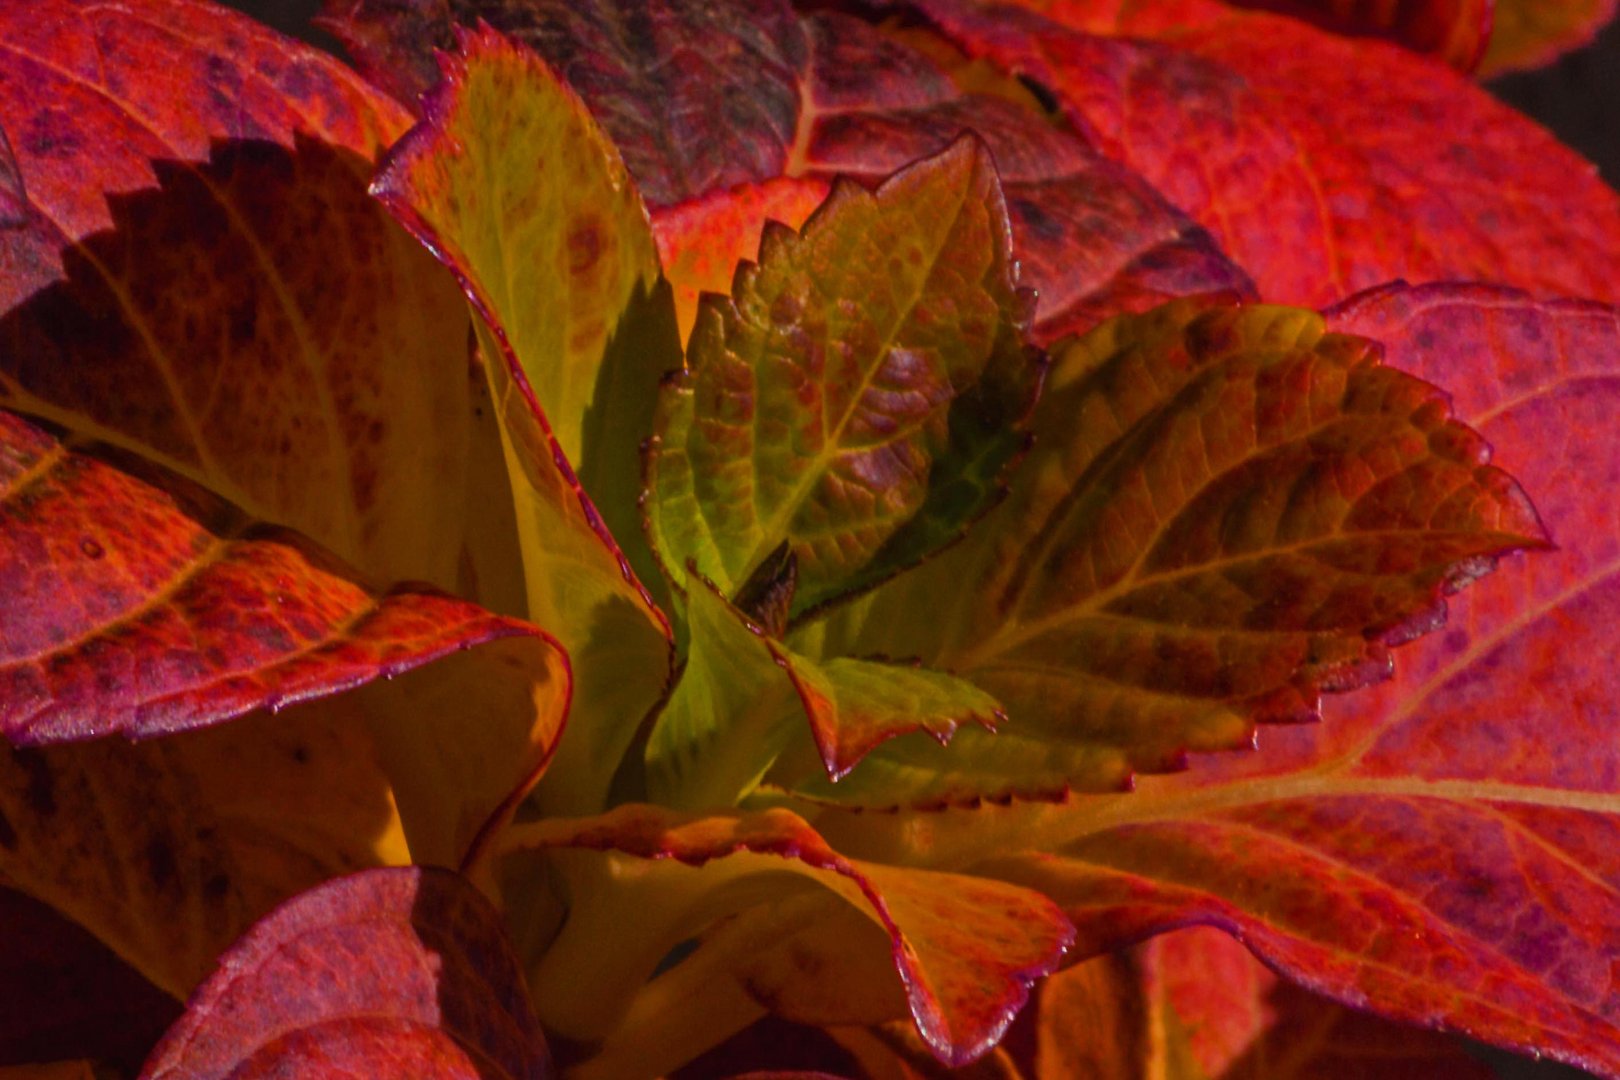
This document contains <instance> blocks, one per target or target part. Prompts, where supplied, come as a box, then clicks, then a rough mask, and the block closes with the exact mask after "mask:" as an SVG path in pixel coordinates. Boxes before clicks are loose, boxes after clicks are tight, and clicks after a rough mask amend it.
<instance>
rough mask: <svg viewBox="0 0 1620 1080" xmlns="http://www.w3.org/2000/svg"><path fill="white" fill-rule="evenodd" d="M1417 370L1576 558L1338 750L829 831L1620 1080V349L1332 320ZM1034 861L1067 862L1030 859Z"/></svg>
mask: <svg viewBox="0 0 1620 1080" xmlns="http://www.w3.org/2000/svg"><path fill="white" fill-rule="evenodd" d="M1332 322H1333V324H1335V325H1337V326H1339V327H1343V328H1345V329H1347V330H1356V331H1360V332H1365V333H1376V334H1378V335H1379V336H1380V338H1381V339H1382V340H1383V341H1384V342H1386V343H1387V346H1388V348H1389V355H1390V360H1391V362H1392V363H1395V364H1399V365H1400V366H1402V367H1404V368H1406V369H1408V370H1411V371H1414V372H1416V373H1418V374H1420V375H1424V376H1428V377H1433V378H1435V379H1438V380H1443V381H1445V382H1447V383H1448V384H1450V385H1451V386H1452V387H1454V388H1455V400H1456V405H1457V409H1458V411H1459V413H1460V414H1461V415H1462V416H1463V417H1465V418H1467V419H1468V420H1469V421H1470V422H1472V423H1473V424H1474V425H1475V426H1477V428H1478V429H1479V431H1480V432H1481V433H1482V435H1483V436H1484V437H1486V438H1488V439H1489V440H1490V441H1491V442H1492V443H1493V444H1494V445H1495V446H1496V448H1497V450H1498V452H1499V453H1501V454H1502V455H1503V456H1504V457H1505V458H1507V459H1509V460H1513V461H1516V462H1518V463H1519V465H1518V468H1519V471H1520V473H1521V475H1522V476H1523V477H1524V479H1525V482H1526V484H1527V485H1528V486H1530V487H1532V488H1534V489H1535V490H1537V491H1538V492H1542V493H1543V495H1542V498H1541V501H1540V510H1541V513H1542V515H1543V516H1544V518H1545V520H1546V521H1547V522H1548V525H1549V527H1550V528H1551V530H1552V532H1553V534H1554V535H1555V536H1556V537H1557V538H1558V540H1559V543H1560V547H1559V549H1558V551H1557V552H1556V553H1554V554H1544V555H1539V556H1536V557H1535V558H1530V559H1524V560H1522V561H1521V560H1514V561H1513V562H1512V563H1510V564H1507V565H1505V566H1504V567H1503V568H1502V569H1500V570H1499V571H1498V572H1497V573H1496V574H1494V575H1492V576H1491V577H1490V578H1489V579H1487V580H1486V581H1484V582H1481V583H1479V584H1478V585H1476V586H1475V587H1474V588H1472V589H1470V590H1469V592H1467V593H1466V594H1463V595H1462V596H1460V597H1458V598H1456V599H1454V600H1453V601H1452V602H1451V613H1450V620H1449V628H1448V629H1447V630H1446V631H1445V632H1444V633H1440V634H1435V635H1432V636H1431V637H1429V638H1428V639H1426V640H1425V641H1424V642H1422V643H1420V644H1418V645H1415V646H1413V647H1412V648H1410V649H1408V650H1407V651H1406V653H1405V654H1404V656H1403V662H1402V664H1401V665H1399V667H1398V669H1397V673H1396V677H1395V679H1394V680H1392V681H1391V682H1389V683H1387V684H1385V685H1383V686H1380V687H1377V688H1374V689H1370V690H1366V691H1363V692H1361V693H1359V694H1357V695H1355V696H1354V697H1353V698H1346V699H1343V701H1342V704H1341V703H1340V702H1339V701H1329V702H1328V703H1327V706H1326V708H1325V710H1324V712H1325V716H1324V722H1323V723H1322V724H1321V725H1319V726H1312V727H1299V728H1290V729H1279V730H1272V731H1268V732H1266V733H1265V737H1264V752H1263V753H1261V754H1258V755H1254V756H1252V757H1241V758H1239V757H1225V758H1221V759H1219V760H1210V761H1204V762H1200V763H1199V766H1200V767H1199V768H1196V769H1193V770H1191V771H1189V772H1188V773H1186V774H1183V775H1182V776H1179V777H1166V778H1155V779H1149V780H1144V781H1142V783H1141V785H1140V787H1139V789H1138V790H1137V791H1136V792H1135V793H1133V794H1131V795H1129V796H1121V797H1117V798H1103V797H1097V798H1085V799H1073V800H1071V801H1070V802H1068V803H1067V804H1066V805H1061V806H1052V807H1039V806H1033V805H1016V806H1013V807H1010V808H1007V809H1000V808H993V807H987V808H984V809H983V810H982V811H980V812H977V813H972V814H948V815H934V816H933V817H931V818H930V819H929V825H928V828H927V830H926V835H927V845H926V847H920V846H918V845H915V844H913V843H912V842H911V841H910V840H908V839H907V836H908V829H910V828H912V827H914V826H915V825H916V824H917V822H916V821H915V820H914V819H912V818H911V816H910V815H906V814H901V815H897V816H896V817H895V818H894V819H893V820H891V821H878V820H876V819H874V818H871V817H870V816H867V817H865V818H864V819H863V820H862V821H861V828H860V830H859V831H858V836H857V832H856V831H855V830H849V829H847V826H848V824H849V823H850V821H852V820H853V819H847V818H845V817H843V816H842V815H837V814H829V815H826V816H822V817H820V818H818V819H816V822H815V823H816V826H817V828H818V830H819V831H821V832H822V834H823V835H825V836H827V837H828V839H829V841H830V842H832V843H834V844H836V845H838V847H839V849H840V850H843V851H848V852H849V853H850V854H851V855H852V856H857V857H861V858H884V859H892V860H922V861H924V862H927V863H928V864H931V865H936V866H942V867H947V868H953V869H960V868H962V867H964V866H970V865H973V866H976V867H977V869H978V870H980V871H982V872H988V873H993V874H996V875H999V876H1004V877H1007V878H1009V879H1011V880H1015V881H1018V882H1021V883H1023V884H1026V885H1030V886H1033V887H1038V888H1041V889H1043V890H1045V891H1048V893H1049V894H1050V895H1052V896H1054V897H1055V898H1057V899H1059V900H1060V901H1061V902H1062V903H1063V904H1064V906H1065V909H1066V910H1067V911H1068V912H1069V913H1070V915H1071V916H1072V917H1074V918H1075V919H1076V921H1077V925H1078V926H1079V928H1080V936H1081V947H1080V951H1081V953H1082V954H1084V953H1086V952H1089V951H1091V950H1092V949H1103V948H1107V947H1110V946H1111V945H1112V944H1114V943H1116V942H1118V941H1120V940H1129V939H1135V938H1139V937H1141V936H1143V935H1145V934H1150V933H1152V932H1154V931H1156V930H1160V929H1164V928H1168V927H1171V926H1178V925H1185V924H1187V923H1188V922H1207V923H1213V924H1216V925H1220V926H1224V927H1228V928H1230V929H1232V930H1233V931H1234V932H1236V933H1238V934H1240V935H1241V936H1242V937H1243V939H1244V941H1245V942H1246V943H1247V944H1248V945H1249V946H1250V947H1251V948H1252V949H1254V950H1255V951H1256V952H1257V953H1258V954H1259V955H1260V956H1261V957H1262V958H1263V959H1265V961H1266V962H1267V963H1268V964H1269V965H1270V966H1272V967H1274V968H1276V969H1278V970H1280V971H1282V972H1283V973H1285V974H1287V975H1289V976H1290V977H1292V978H1294V979H1296V980H1298V981H1300V982H1301V983H1303V984H1304V985H1306V986H1308V987H1311V988H1313V989H1315V990H1317V991H1319V992H1321V993H1325V994H1328V995H1330V996H1332V997H1334V998H1336V999H1338V1000H1340V1001H1342V1002H1345V1003H1347V1004H1350V1005H1352V1006H1355V1007H1362V1008H1371V1009H1374V1010H1376V1011H1378V1012H1380V1013H1382V1014H1384V1015H1386V1016H1389V1017H1392V1018H1394V1019H1396V1020H1400V1021H1403V1022H1407V1023H1415V1024H1419V1025H1423V1026H1436V1025H1444V1026H1446V1027H1450V1028H1453V1029H1456V1030H1461V1031H1464V1032H1466V1033H1469V1034H1471V1035H1474V1036H1476V1037H1478V1038H1481V1039H1485V1040H1488V1041H1491V1042H1495V1043H1499V1044H1501V1045H1504V1046H1509V1047H1519V1048H1522V1049H1526V1050H1531V1049H1533V1050H1536V1051H1539V1052H1541V1053H1544V1054H1547V1055H1549V1056H1552V1057H1555V1058H1559V1059H1561V1060H1565V1061H1569V1062H1572V1063H1575V1064H1578V1065H1581V1066H1583V1067H1585V1068H1588V1069H1592V1070H1594V1071H1597V1072H1601V1073H1613V1072H1616V1071H1620V1057H1617V1055H1616V1053H1615V1051H1614V1047H1615V1046H1617V1045H1620V1042H1617V1040H1616V1032H1617V1031H1620V998H1617V996H1616V992H1615V988H1614V984H1613V981H1612V979H1611V977H1610V970H1609V963H1608V959H1607V958H1608V957H1609V956H1610V955H1612V953H1613V950H1614V948H1615V943H1616V941H1617V940H1620V925H1617V923H1616V919H1615V914H1614V913H1615V911H1616V910H1617V906H1616V903H1615V900H1616V890H1617V888H1620V867H1617V866H1616V865H1615V859H1614V853H1615V852H1616V851H1617V850H1620V843H1617V839H1620V792H1617V790H1616V780H1615V777H1616V776H1617V775H1620V764H1617V762H1616V761H1615V746H1616V743H1615V741H1614V739H1613V738H1612V737H1611V736H1612V730H1613V724H1614V708H1615V706H1614V695H1613V693H1612V692H1611V691H1612V686H1611V683H1612V678H1611V671H1610V666H1609V664H1608V662H1607V656H1608V648H1607V645H1606V644H1605V642H1606V641H1607V635H1608V634H1609V632H1610V630H1611V628H1612V627H1613V625H1614V621H1613V614H1612V613H1613V610H1614V607H1615V604H1616V593H1615V582H1616V581H1617V580H1620V578H1617V576H1616V568H1617V564H1616V558H1617V553H1620V545H1617V544H1616V537H1617V536H1620V521H1617V519H1616V516H1615V514H1616V504H1615V503H1614V501H1613V500H1610V499H1607V498H1602V497H1595V495H1594V493H1595V492H1601V491H1605V490H1608V485H1610V484H1612V483H1614V482H1615V481H1616V479H1617V478H1620V463H1617V462H1620V457H1617V454H1616V447H1615V442H1614V438H1613V425H1612V423H1611V422H1610V417H1611V416H1612V410H1613V408H1614V395H1615V388H1616V386H1617V385H1620V380H1617V378H1616V373H1617V372H1620V323H1617V319H1616V315H1615V313H1614V311H1613V310H1612V309H1609V308H1606V307H1601V306H1598V305H1592V304H1576V303H1557V304H1538V303H1536V302H1535V301H1533V300H1531V299H1529V298H1527V297H1525V296H1523V295H1522V294H1517V293H1513V292H1511V291H1506V290H1499V289H1489V288H1483V287H1477V288H1457V287H1445V286H1432V287H1427V288H1417V289H1408V288H1393V289H1389V290H1382V291H1379V292H1375V293H1373V294H1371V295H1370V296H1368V297H1365V298H1362V299H1360V300H1358V301H1356V302H1354V303H1351V304H1349V305H1347V306H1346V307H1345V308H1344V309H1342V310H1340V311H1338V312H1336V313H1335V314H1334V315H1333V317H1332ZM1012 847H1028V848H1031V849H1035V848H1042V849H1045V850H1047V851H1050V852H1052V854H1050V855H1039V856H1037V855H1033V854H1025V855H1007V854H1005V853H1006V852H1007V851H1008V850H1009V849H1010V848H1012Z"/></svg>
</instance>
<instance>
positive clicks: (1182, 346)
mask: <svg viewBox="0 0 1620 1080" xmlns="http://www.w3.org/2000/svg"><path fill="white" fill-rule="evenodd" d="M1380 354H1381V350H1380V349H1379V347H1378V346H1377V345H1375V344H1374V343H1372V342H1370V341H1368V340H1366V339H1364V338H1357V337H1352V336H1349V335H1343V334H1329V333H1326V332H1325V329H1324V326H1323V323H1322V320H1321V318H1320V317H1319V316H1317V315H1315V314H1314V313H1311V312H1306V311H1300V310H1294V309H1288V308H1277V307H1263V306H1255V307H1216V308H1212V309H1209V310H1199V307H1198V305H1197V304H1196V303H1194V302H1179V303H1175V304H1171V305H1167V306H1166V307H1164V308H1161V309H1159V310H1158V311H1156V312H1153V313H1150V314H1148V315H1145V316H1140V317H1127V318H1122V319H1119V320H1116V321H1114V322H1112V323H1109V324H1107V325H1105V326H1104V327H1102V328H1100V329H1098V330H1097V331H1095V332H1094V333H1092V334H1090V335H1088V336H1087V337H1085V338H1083V339H1081V340H1080V341H1078V342H1076V343H1074V344H1072V345H1070V346H1069V347H1068V348H1066V349H1064V350H1062V351H1061V352H1060V354H1059V355H1058V357H1057V359H1056V361H1055V363H1054V366H1053V369H1052V371H1051V374H1050V377H1049V383H1048V389H1047V394H1046V396H1045V397H1044V398H1043V400H1042V402H1041V405H1040V408H1039V410H1038V412H1037V417H1036V424H1035V428H1036V437H1037V440H1038V441H1037V444H1036V449H1035V451H1034V452H1033V453H1032V454H1031V456H1030V459H1029V460H1028V462H1027V463H1026V464H1025V466H1024V469H1023V471H1022V472H1021V473H1019V474H1018V476H1017V478H1016V482H1015V485H1014V488H1013V491H1012V493H1011V495H1010V496H1009V498H1008V500H1007V502H1006V503H1005V504H1004V505H1003V506H1002V507H1001V508H1000V509H999V510H998V511H997V512H996V513H995V514H994V515H993V516H992V517H991V518H989V519H987V520H986V521H985V522H983V523H982V524H981V525H980V526H979V527H978V528H977V529H976V530H975V532H974V533H973V534H972V536H970V538H969V540H968V542H967V543H965V544H963V545H960V546H959V547H957V548H956V549H954V550H952V551H951V552H948V553H946V554H945V555H944V556H942V557H941V558H939V559H937V560H935V561H934V562H932V563H930V564H928V565H926V566H924V567H922V568H920V569H919V570H917V571H914V572H913V573H911V574H907V575H905V576H904V577H901V578H899V579H897V580H896V581H894V582H892V583H890V584H889V585H887V586H885V587H883V588H882V589H880V590H878V591H877V592H876V593H874V594H873V595H872V596H871V597H869V598H867V600H865V601H863V602H862V603H860V604H858V605H853V606H852V607H851V608H850V609H848V610H844V611H840V612H838V613H836V614H835V615H834V616H833V617H832V618H831V619H830V620H828V622H827V623H826V624H825V625H822V626H820V627H815V628H812V629H811V630H810V631H808V632H806V633H803V634H800V635H799V636H797V637H795V638H793V639H792V644H793V645H794V647H795V648H797V649H800V650H803V651H806V652H809V653H811V654H812V655H816V656H840V655H850V654H860V653H874V652H877V653H886V654H889V655H903V656H918V657H920V658H922V660H923V661H924V662H926V663H929V664H931V665H933V666H937V667H942V668H946V669H949V670H952V671H955V672H957V673H959V674H961V675H962V676H963V677H965V678H967V679H969V680H970V681H972V682H973V683H974V684H976V685H978V686H980V687H982V688H983V689H985V690H987V691H989V692H990V693H992V694H994V695H995V696H996V697H997V698H998V699H999V700H1000V701H1001V702H1002V703H1003V704H1004V705H1005V706H1006V709H1007V713H1008V717H1009V719H1008V722H1007V723H1006V724H1005V725H1004V726H1003V727H1002V730H1001V734H999V735H997V736H995V737H994V738H993V739H992V738H990V737H988V736H985V735H983V734H981V733H979V732H975V731H967V732H964V733H963V735H962V737H961V738H960V739H958V740H957V741H956V742H954V743H953V744H952V745H951V746H950V747H949V749H942V748H940V747H934V746H929V745H928V744H927V743H925V742H922V741H920V740H913V741H907V742H899V741H897V742H894V743H890V744H888V745H886V746H884V747H882V748H880V749H879V750H878V751H876V752H875V753H874V754H873V755H872V756H871V757H870V758H869V759H868V761H867V762H866V763H865V764H863V766H862V769H861V770H860V771H858V772H857V773H856V774H855V776H854V777H852V778H851V781H850V782H847V783H845V784H841V785H839V786H838V788H837V789H836V797H837V798H838V799H839V800H840V801H855V802H859V803H862V804H868V805H870V804H872V803H877V804H880V805H893V804H895V803H896V802H902V803H904V802H914V803H921V802H928V801H941V800H943V801H956V800H973V799H977V798H982V797H991V796H1004V795H1007V794H1022V795H1030V796H1040V795H1052V794H1057V793H1061V792H1062V791H1065V790H1067V789H1068V788H1070V787H1078V788H1083V789H1091V790H1099V789H1109V788H1117V787H1119V786H1120V785H1122V784H1125V783H1128V782H1129V779H1130V777H1131V775H1132V774H1133V773H1134V772H1137V771H1149V772H1151V771H1163V770H1166V769H1173V768H1176V767H1178V766H1180V765H1181V764H1182V762H1183V760H1184V758H1185V755H1186V753H1187V752H1188V751H1207V750H1221V749H1230V748H1235V747H1240V746H1247V745H1249V744H1250V743H1251V741H1252V739H1253V731H1254V725H1255V724H1256V723H1257V722H1261V721H1268V720H1299V719H1308V718H1311V717H1313V716H1315V715H1316V711H1317V708H1318V704H1319V698H1320V694H1321V693H1322V692H1323V691H1324V690H1343V689H1349V688H1352V687H1355V686H1358V685H1361V684H1364V683H1366V682H1368V681H1370V680H1373V679H1377V678H1380V677H1383V676H1385V675H1386V674H1387V672H1388V671H1389V668H1390V657H1389V647H1390V646H1391V645H1394V644H1398V643H1400V642H1403V641H1405V640H1408V639H1410V638H1411V637H1413V636H1415V635H1416V634H1418V633H1421V632H1423V631H1425V630H1428V629H1431V628H1433V627H1434V626H1435V625H1437V624H1438V621H1439V613H1440V611H1441V610H1443V609H1441V607H1440V602H1441V599H1442V597H1443V596H1444V595H1445V594H1446V593H1448V592H1451V591H1454V590H1455V589H1457V588H1459V587H1461V586H1462V585H1464V584H1466V583H1467V582H1468V581H1469V580H1472V579H1473V578H1475V577H1477V576H1479V575H1480V574H1482V573H1484V572H1486V571H1487V570H1489V569H1490V567H1491V565H1492V564H1491V556H1494V555H1496V554H1500V553H1502V552H1505V551H1510V550H1514V549H1518V548H1534V547H1541V546H1544V544H1545V538H1544V533H1543V531H1542V528H1541V525H1540V522H1539V521H1538V520H1537V518H1536V515H1535V512H1534V510H1533V509H1532V508H1531V506H1530V504H1529V501H1528V500H1527V499H1526V498H1525V496H1524V494H1523V492H1522V491H1521V490H1520V489H1519V486H1518V485H1517V483H1515V482H1514V481H1513V480H1512V478H1511V477H1509V476H1507V475H1506V474H1505V473H1503V472H1501V471H1500V470H1498V469H1496V468H1493V467H1491V466H1490V465H1488V464H1486V462H1487V461H1488V459H1489V449H1488V447H1487V446H1486V445H1485V443H1484V442H1483V441H1482V440H1481V439H1480V438H1479V436H1478V435H1476V434H1475V433H1474V432H1473V431H1472V430H1470V429H1469V428H1467V427H1465V426H1464V425H1462V424H1461V423H1458V422H1456V421H1454V420H1452V419H1451V418H1450V410H1449V406H1448V403H1447V401H1446V398H1445V397H1444V396H1443V395H1442V394H1441V393H1440V392H1439V391H1438V390H1436V389H1435V388H1434V387H1432V386H1430V385H1429V384H1427V383H1424V382H1422V381H1420V380H1418V379H1416V378H1413V377H1411V376H1408V375H1405V374H1403V373H1401V372H1398V371H1395V370H1392V369H1390V368H1386V367H1383V366H1382V365H1381V363H1380ZM819 793H820V794H822V795H825V796H829V797H831V796H833V792H832V791H831V790H826V791H821V792H819Z"/></svg>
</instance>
